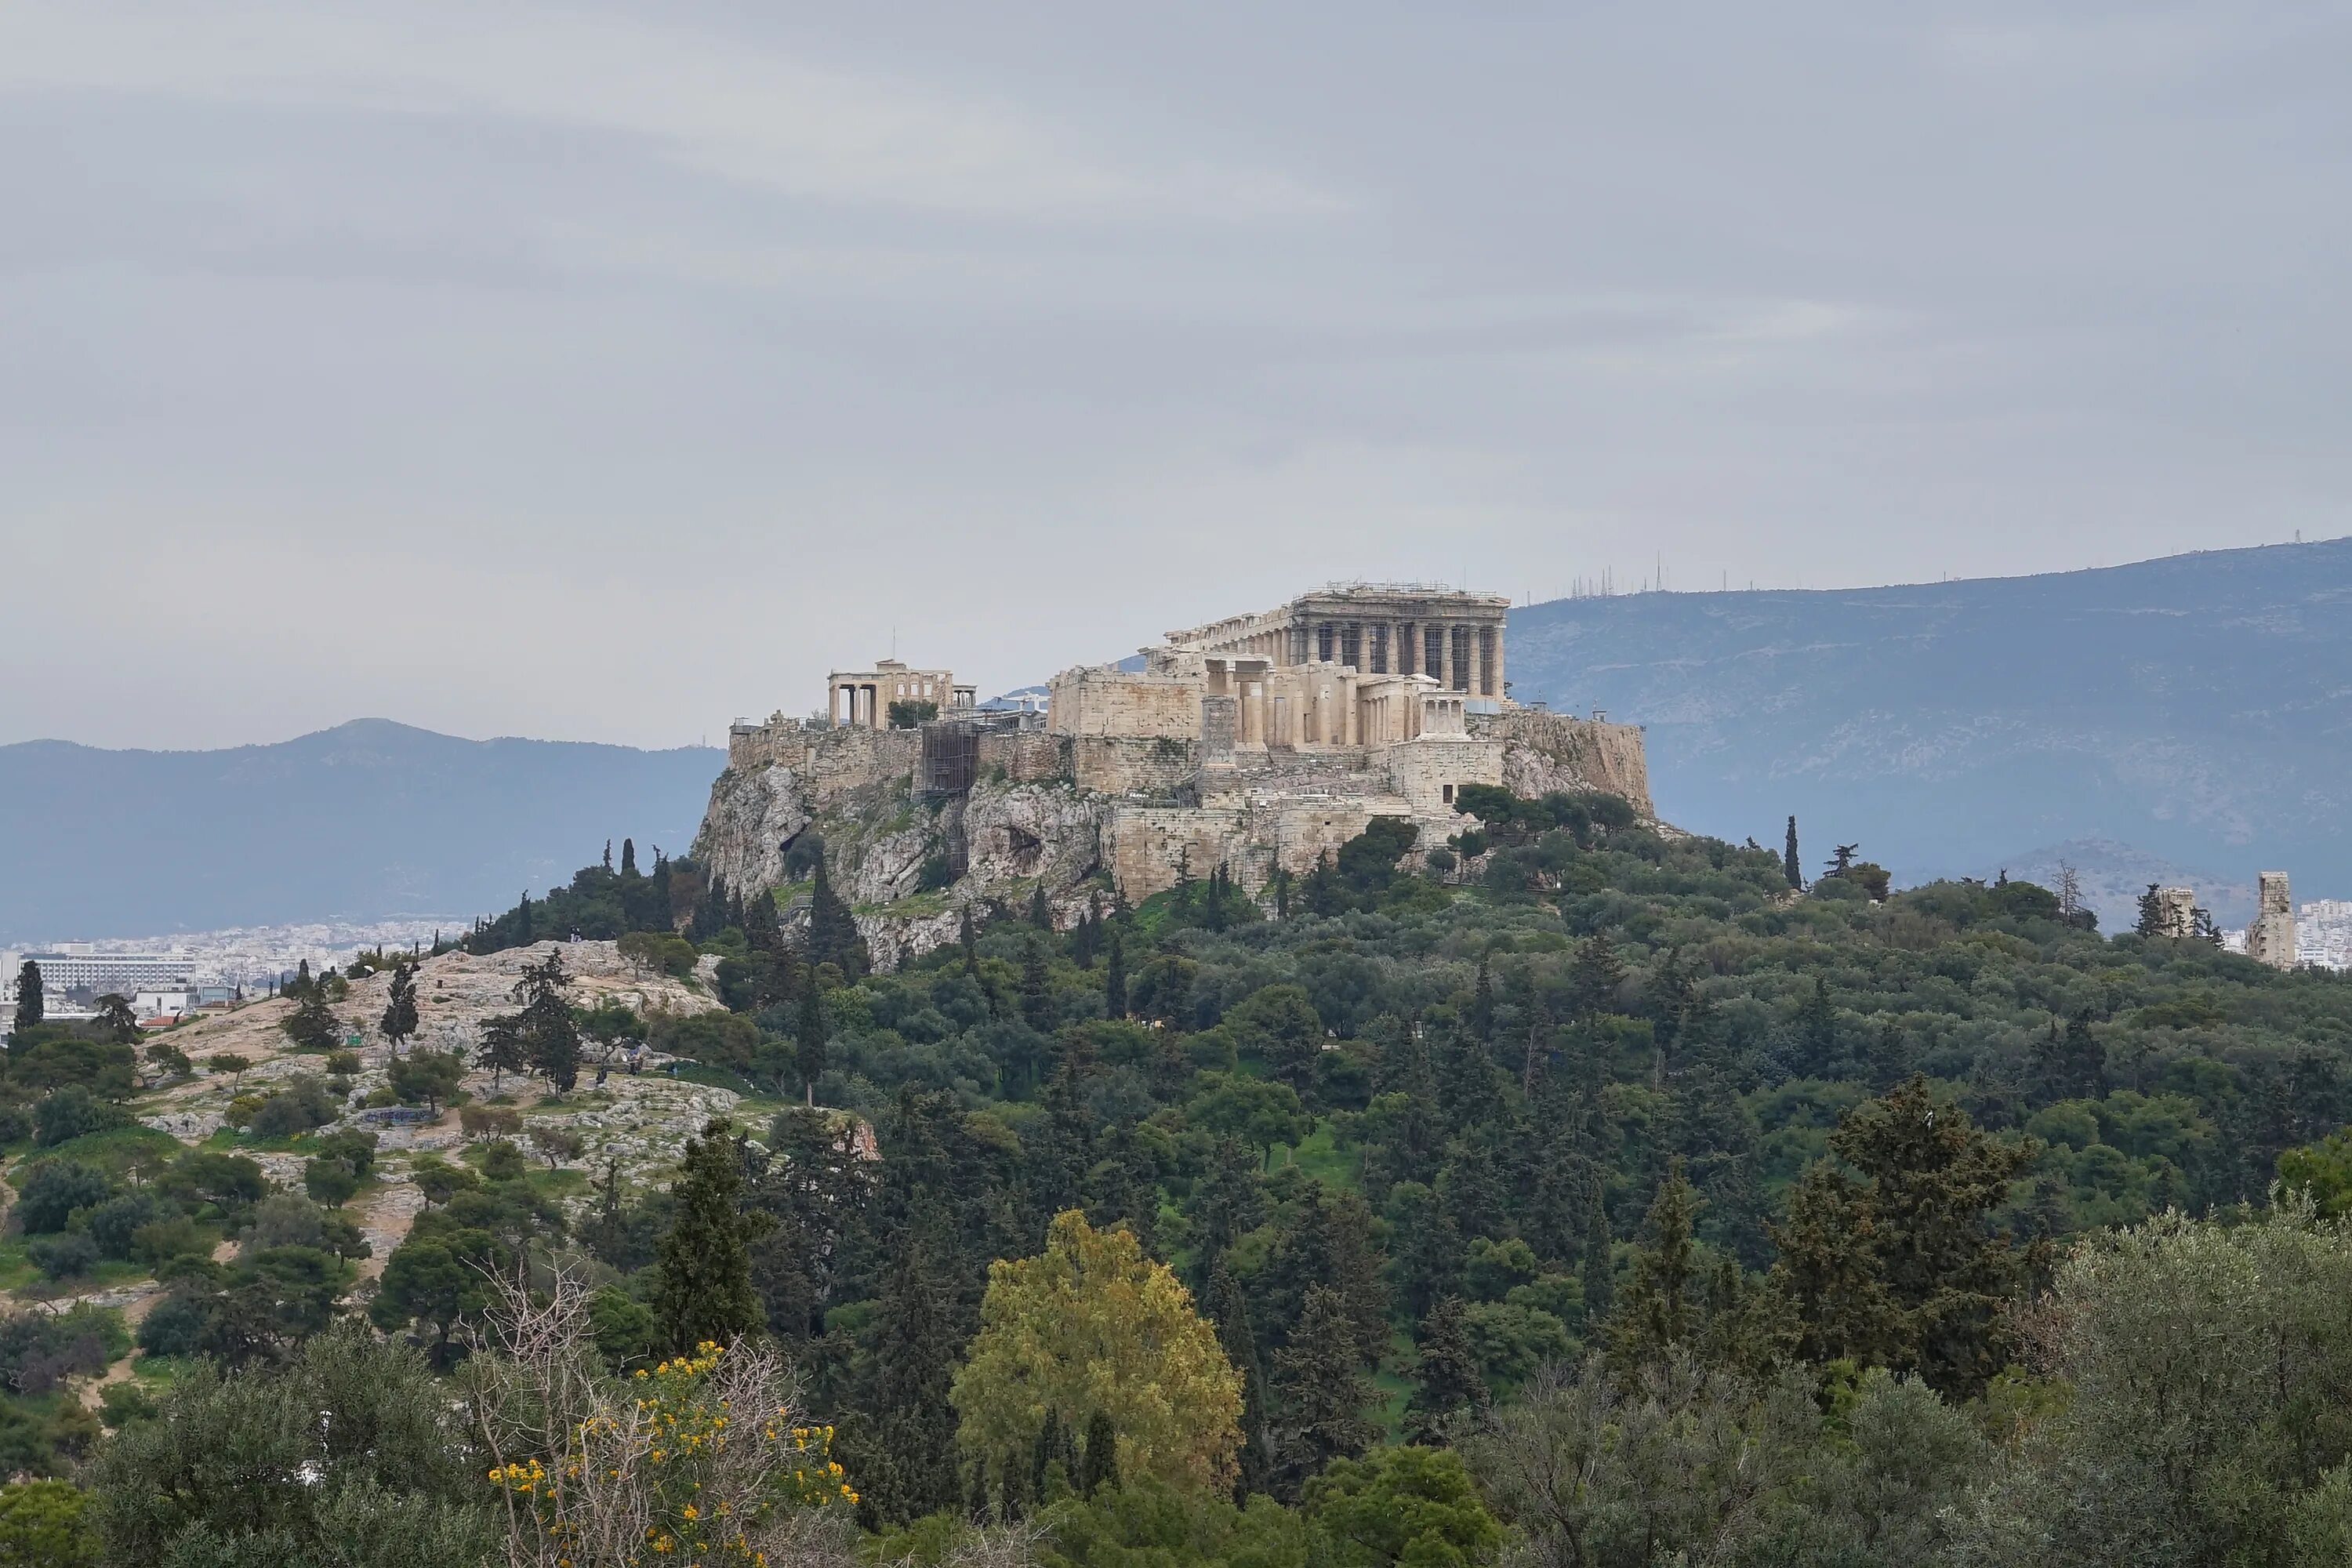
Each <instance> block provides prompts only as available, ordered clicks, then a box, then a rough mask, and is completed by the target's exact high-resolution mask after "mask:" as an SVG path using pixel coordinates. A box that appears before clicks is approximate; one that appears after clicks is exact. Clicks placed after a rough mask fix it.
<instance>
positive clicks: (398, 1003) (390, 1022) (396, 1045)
mask: <svg viewBox="0 0 2352 1568" xmlns="http://www.w3.org/2000/svg"><path fill="white" fill-rule="evenodd" d="M416 1027H417V1016H416V966H415V965H414V964H412V963H405V962H403V963H395V964H394V965H393V966H392V994H391V996H390V998H389V999H388V1000H387V1001H386V1002H385V1003H384V1007H383V1017H381V1018H379V1019H377V1020H376V1026H375V1028H376V1033H378V1034H380V1035H382V1036H383V1037H384V1038H385V1039H386V1040H388V1041H389V1042H391V1045H392V1054H393V1055H394V1056H395V1057H397V1056H398V1055H400V1047H401V1046H402V1045H403V1043H404V1042H406V1041H408V1040H412V1039H415V1037H416Z"/></svg>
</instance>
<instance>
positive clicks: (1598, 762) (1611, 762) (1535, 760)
mask: <svg viewBox="0 0 2352 1568" xmlns="http://www.w3.org/2000/svg"><path fill="white" fill-rule="evenodd" d="M1470 730H1471V733H1473V734H1475V735H1481V736H1488V737H1492V738H1495V739H1497V740H1502V741H1506V742H1509V745H1508V748H1507V750H1506V752H1505V753H1504V763H1503V780H1502V782H1503V784H1504V786H1505V787H1506V788H1507V789H1509V790H1510V792H1511V793H1512V794H1514V795H1528V796H1535V795H1549V794H1550V793H1551V792H1552V791H1554V790H1570V791H1575V790H1590V789H1597V790H1606V791H1608V792H1609V793H1610V794H1611V795H1622V796H1623V797H1624V798H1625V799H1626V800H1627V801H1628V802H1630V803H1631V804H1632V805H1633V809H1634V810H1635V811H1637V812H1639V813H1641V815H1642V818H1643V821H1645V822H1646V821H1654V820H1655V818H1656V816H1657V807H1656V806H1655V805H1654V804H1652V802H1651V800H1650V770H1649V764H1648V763H1647V761H1646V760H1645V759H1644V757H1643V751H1642V727H1641V726H1640V725H1639V724H1610V723H1604V722H1600V721H1594V720H1591V719H1573V718H1570V717H1569V716H1568V715H1566V714H1564V713H1547V712H1543V711H1541V710H1537V709H1532V708H1507V709H1505V710H1503V711H1502V712H1500V713H1494V714H1483V715H1482V714H1473V715H1471V718H1470Z"/></svg>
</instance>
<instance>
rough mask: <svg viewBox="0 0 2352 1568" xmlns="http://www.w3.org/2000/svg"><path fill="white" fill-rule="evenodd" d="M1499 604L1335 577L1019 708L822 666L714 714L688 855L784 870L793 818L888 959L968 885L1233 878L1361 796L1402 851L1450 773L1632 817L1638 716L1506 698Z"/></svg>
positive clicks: (777, 872) (1256, 876)
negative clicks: (717, 723)
mask: <svg viewBox="0 0 2352 1568" xmlns="http://www.w3.org/2000/svg"><path fill="white" fill-rule="evenodd" d="M1508 608H1509V601H1508V600H1507V599H1506V598H1504V597H1502V596H1500V595H1487V594H1470V593H1460V592H1454V591H1450V590H1447V589H1443V588H1436V587H1430V586H1424V585H1419V584H1332V585H1330V586H1328V587H1325V588H1322V589H1319V590H1317V591H1315V592H1312V593H1308V594H1305V595H1300V596H1299V597H1298V598H1297V599H1294V600H1292V601H1291V602H1290V603H1288V604H1286V605H1282V606H1280V607H1279V608H1276V609H1273V610H1269V611H1266V612H1265V613H1263V614H1260V615H1252V616H1234V617H1233V618H1231V619H1229V620H1223V621H1217V622H1214V623H1213V624H1211V625H1208V626H1195V627H1192V628H1190V629H1187V630H1182V631H1175V632H1171V633H1169V634H1168V635H1167V640H1166V641H1165V642H1164V643H1162V644H1160V645H1158V646H1154V647H1147V648H1145V649H1143V650H1142V652H1143V668H1141V669H1127V668H1119V667H1118V666H1116V665H1090V666H1082V667H1079V668H1074V669H1066V670H1064V671H1062V672H1061V673H1060V674H1059V675H1057V676H1055V678H1054V680H1053V683H1052V686H1051V700H1050V702H1049V705H1048V708H1047V710H1046V711H1045V712H1044V713H1042V714H1041V713H1038V712H1036V711H1034V710H1028V711H1007V712H995V711H987V710H979V709H976V708H974V707H973V706H972V705H971V693H972V689H971V687H969V686H959V685H957V684H956V682H955V680H954V678H953V676H952V675H951V674H950V672H949V671H947V670H944V669H939V668H928V669H920V670H918V669H913V668H908V666H906V665H903V664H900V663H898V661H896V660H883V661H881V662H880V663H878V664H877V666H876V667H875V668H873V669H870V670H861V671H855V672H836V673H835V675H834V676H833V678H832V679H831V680H830V681H829V682H828V683H827V692H826V699H825V704H824V710H823V712H824V717H822V718H816V719H810V720H800V719H793V718H787V717H786V716H785V715H784V714H782V713H781V712H779V713H777V714H775V715H774V716H773V717H772V718H771V719H770V720H769V721H767V722H766V723H763V724H738V725H736V726H735V727H734V728H733V729H732V730H731V731H730V732H729V735H728V747H727V770H726V772H724V773H721V774H720V775H719V779H718V781H717V783H715V784H713V785H712V786H711V792H710V805H709V811H708V812H707V814H706V815H705V816H704V817H703V822H702V829H701V832H700V834H699V835H698V837H697V840H696V854H697V856H698V858H701V859H703V860H704V862H705V863H706V864H707V865H708V866H709V868H710V869H711V870H712V871H713V872H714V873H715V874H717V875H718V876H720V877H722V878H724V879H726V881H727V884H728V886H729V887H730V888H733V889H740V890H741V891H742V892H743V893H744V894H745V895H746V896H749V895H751V894H753V893H756V892H758V891H759V890H761V889H785V888H786V886H787V884H788V882H789V880H790V879H789V878H788V877H787V876H786V874H785V869H784V862H785V858H786V856H787V855H788V854H789V853H790V851H791V849H792V847H793V844H794V843H795V841H797V840H798V839H799V838H800V837H802V836H803V834H806V833H808V832H810V831H811V830H812V829H814V832H815V833H816V834H818V835H819V836H820V837H821V838H822V840H823V842H824V847H825V854H826V860H827V864H828V866H829V868H830V869H831V872H832V875H833V877H834V879H835V882H836V884H838V885H839V887H840V888H841V889H842V892H843V894H844V896H845V897H846V898H847V899H849V900H850V901H851V903H852V905H853V907H854V908H855V909H856V912H857V918H858V924H859V926H860V927H861V929H863V930H864V931H865V933H866V941H867V943H868V945H869V947H870V948H871V949H872V950H873V952H874V954H875V957H876V959H877V962H878V963H885V964H887V963H893V962H895V961H896V960H897V959H898V957H900V956H903V955H906V954H908V953H911V952H923V951H925V950H927V949H929V948H930V947H932V946H934V945H937V944H938V943H939V942H944V941H947V940H949V939H950V938H951V937H952V936H953V935H954V932H955V931H956V928H957V925H958V923H959V917H958V910H960V908H961V906H962V905H963V904H964V903H966V902H969V901H971V900H988V899H1003V900H1007V901H1025V900H1028V899H1029V898H1030V897H1031V895H1032V894H1033V892H1034V890H1035V889H1038V888H1040V887H1042V888H1043V889H1044V890H1045V895H1046V898H1047V900H1048V902H1049V903H1050V904H1052V905H1053V906H1054V907H1055V908H1056V909H1057V910H1060V911H1062V912H1063V914H1064V916H1065V917H1066V918H1075V916H1076V912H1077V911H1078V910H1080V909H1082V908H1083V907H1084V906H1085V902H1086V899H1087V889H1088V888H1089V886H1090V885H1091V886H1094V887H1096V888H1099V886H1100V881H1101V879H1108V881H1109V882H1110V883H1111V884H1112V885H1113V886H1115V887H1116V888H1117V889H1118V890H1119V891H1120V892H1121V893H1123V894H1124V895H1125V896H1126V897H1127V898H1128V899H1129V900H1142V899H1144V898H1147V897H1149V896H1150V895H1151V894H1152V893H1154V892H1157V891H1159V890H1160V889H1163V888H1168V887H1171V886H1173V885H1174V884H1175V882H1176V881H1177V880H1178V879H1179V878H1180V876H1181V875H1183V874H1184V872H1185V871H1186V870H1187V869H1188V868H1189V870H1190V871H1191V872H1192V874H1194V875H1199V876H1205V875H1207V874H1208V873H1209V872H1210V871H1212V870H1213V869H1214V868H1217V867H1219V866H1223V868H1225V869H1226V871H1227V872H1228V873H1229V874H1230V875H1231V876H1232V877H1233V878H1234V880H1235V881H1237V882H1239V883H1240V884H1242V885H1243V886H1244V887H1246V888H1249V889H1253V890H1255V889H1260V888H1262V887H1264V886H1265V882H1266V881H1267V880H1268V879H1270V878H1271V877H1272V876H1273V875H1274V872H1275V868H1276V867H1277V866H1279V867H1282V868H1286V869H1287V870H1288V871H1290V872H1291V873H1292V874H1293V875H1304V874H1305V873H1307V872H1308V871H1310V870H1311V869H1312V868H1314V865H1315V863H1316V862H1317V861H1318V859H1319V858H1322V857H1323V856H1324V855H1325V854H1326V853H1328V852H1332V851H1336V850H1337V849H1338V848H1339V846H1340V845H1341V844H1343V843H1345V842H1346V841H1347V840H1349V838H1352V837H1355V836H1356V835H1358V834H1359V833H1361V832H1362V831H1363V829H1364V827H1365V826H1366V825H1367V824H1368V823H1370V821H1371V820H1372V819H1373V818H1374V817H1379V816H1392V817H1401V818H1404V819H1406V820H1408V821H1411V822H1412V823H1413V824H1414V825H1415V826H1417V827H1418V828H1419V830H1420V834H1419V839H1418V842H1417V844H1416V847H1415V851H1414V853H1416V854H1419V853H1422V852H1424V851H1425V850H1426V849H1428V848H1429V847H1433V846H1434V845H1437V844H1440V843H1443V842H1444V839H1445V838H1446V837H1447V836H1448V835H1450V834H1453V833H1456V832H1459V831H1460V829H1461V826H1462V819H1461V818H1460V817H1459V816H1457V815H1456V814H1455V813H1454V795H1455V792H1456V791H1457V790H1458V789H1459V788H1460V787H1461V786H1462V785H1464V784H1504V785H1507V786H1508V787H1509V788H1510V789H1512V790H1513V791H1515V792H1517V793H1518V794H1521V795H1540V794H1543V793H1545V792H1547V791H1551V790H1606V791H1609V792H1610V793H1612V794H1615V795H1622V796H1623V797H1624V798H1625V799H1626V800H1628V801H1630V802H1632V803H1633V807H1634V809H1635V810H1636V811H1637V812H1639V813H1640V814H1641V815H1642V816H1643V817H1644V818H1645V819H1646V818H1649V817H1650V816H1652V815H1653V808H1652V805H1651V802H1650V790H1649V779H1648V774H1647V772H1646V769H1645V767H1644V763H1643V753H1642V731H1641V730H1640V728H1639V727H1638V726H1635V725H1632V724H1612V723H1608V722H1605V721H1602V720H1601V718H1599V717H1598V716H1596V717H1594V718H1592V719H1576V718H1570V717H1568V716H1566V715H1562V714H1555V713H1549V712H1546V711H1543V710H1539V709H1535V708H1528V707H1522V706H1520V705H1518V704H1517V703H1514V702H1512V701H1511V700H1510V698H1509V696H1508V688H1507V684H1506V682H1505V679H1504V668H1505V666H1504V620H1505V616H1506V613H1507V610H1508ZM894 704H895V705H897V707H896V712H895V715H894V708H893V705H894ZM926 714H930V715H936V716H931V717H925V716H924V715H926ZM894 717H895V720H896V721H897V722H898V723H899V724H900V725H901V726H903V727H897V728H893V727H891V726H892V724H893V721H894ZM780 901H783V900H780ZM788 918H789V917H788Z"/></svg>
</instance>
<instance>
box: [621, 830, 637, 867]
mask: <svg viewBox="0 0 2352 1568" xmlns="http://www.w3.org/2000/svg"><path fill="white" fill-rule="evenodd" d="M636 874H637V841H636V840H635V839H634V838H624V839H622V840H621V875H622V876H624V877H634V876H635V875H636Z"/></svg>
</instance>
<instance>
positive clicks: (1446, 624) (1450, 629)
mask: <svg viewBox="0 0 2352 1568" xmlns="http://www.w3.org/2000/svg"><path fill="white" fill-rule="evenodd" d="M1437 656H1438V658H1440V659H1442V660H1443V661H1444V662H1443V663H1442V664H1441V665H1440V666H1439V667H1438V668H1437V669H1436V670H1434V671H1433V674H1435V675H1436V677H1437V684H1438V685H1440V686H1442V687H1444V689H1446V690H1448V691H1451V690H1453V689H1454V624H1453V623H1452V622H1451V621H1440V622H1438V623H1437Z"/></svg>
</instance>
